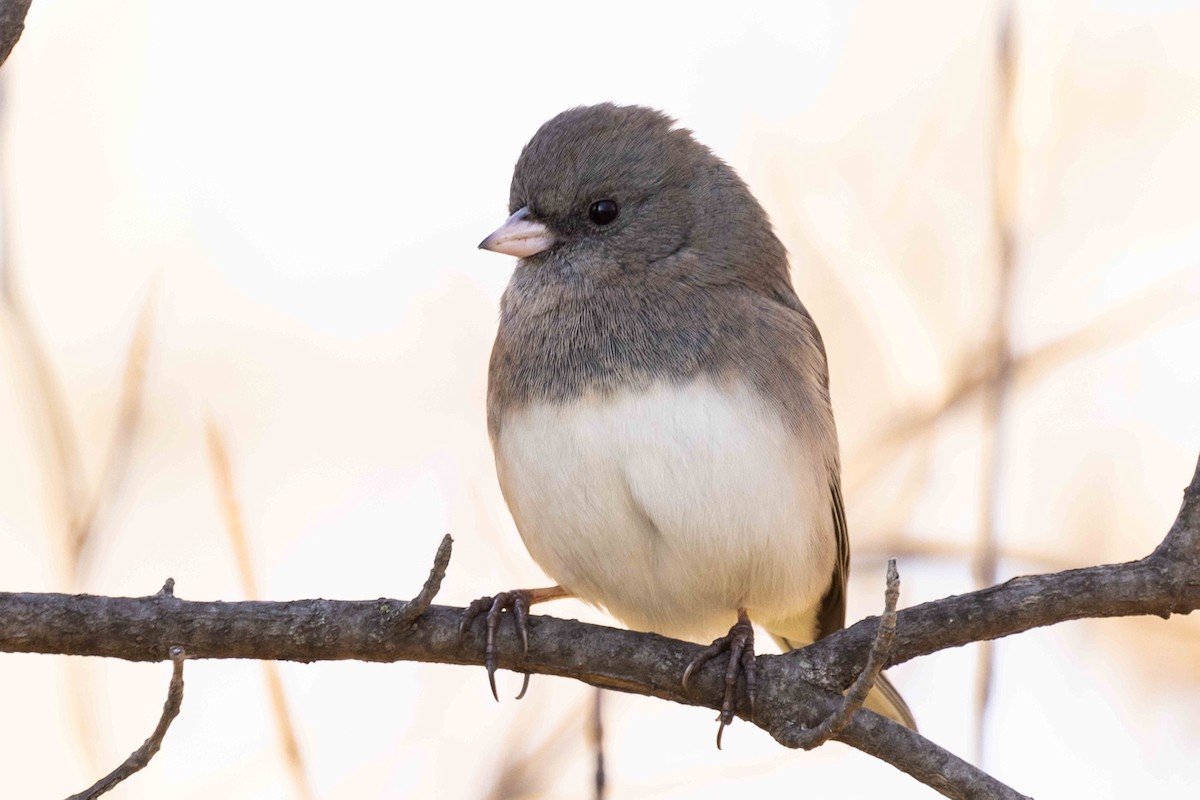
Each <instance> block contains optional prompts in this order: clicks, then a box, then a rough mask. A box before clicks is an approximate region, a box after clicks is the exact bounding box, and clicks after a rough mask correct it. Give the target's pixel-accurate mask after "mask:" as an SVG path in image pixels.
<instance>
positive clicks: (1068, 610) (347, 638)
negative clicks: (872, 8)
mask: <svg viewBox="0 0 1200 800" xmlns="http://www.w3.org/2000/svg"><path fill="white" fill-rule="evenodd" d="M449 548H450V543H449V541H448V540H445V539H444V540H443V542H442V546H441V547H440V548H439V550H438V558H437V563H435V565H434V569H433V570H432V571H431V573H430V578H429V581H428V582H427V583H426V586H425V588H424V589H422V591H421V592H420V593H419V594H418V595H417V597H416V598H414V600H413V601H412V602H405V601H400V600H389V599H379V600H366V601H335V600H296V601H290V602H282V603H271V602H262V601H247V602H240V603H220V602H192V601H186V600H181V599H179V598H176V597H173V596H171V595H170V594H169V593H167V592H166V591H160V592H159V593H157V594H155V595H151V596H149V597H140V598H128V597H95V596H89V595H64V594H16V593H0V651H8V652H34V653H60V654H72V655H91V656H105V657H112V658H123V659H128V660H133V661H158V660H161V659H162V654H163V653H164V652H165V650H166V644H167V643H175V642H178V643H180V644H182V645H183V646H184V647H186V648H187V651H188V653H189V656H190V657H192V658H255V659H271V660H289V661H304V662H309V661H318V660H335V659H357V660H362V661H375V662H380V661H385V662H390V661H401V660H406V661H421V662H436V663H444V664H475V665H479V664H482V663H483V635H482V633H479V632H470V633H469V634H468V635H467V636H466V637H465V639H464V638H462V637H460V635H459V621H460V619H461V616H462V610H461V609H457V608H447V607H444V606H433V605H431V606H428V608H426V610H425V612H424V613H423V614H420V616H416V617H415V618H413V617H414V616H415V615H416V614H417V613H419V609H420V608H422V607H424V605H425V604H426V603H427V602H428V601H429V600H430V599H431V598H432V596H433V594H434V593H435V592H436V590H437V586H438V584H439V583H440V581H441V577H442V575H444V573H445V565H446V562H447V561H448V559H449ZM1198 565H1200V464H1198V465H1197V470H1196V474H1195V476H1194V477H1193V480H1192V484H1191V486H1190V487H1189V488H1188V490H1187V491H1186V492H1185V494H1184V503H1183V507H1182V509H1181V511H1180V514H1179V517H1178V519H1177V520H1176V522H1175V524H1174V526H1172V528H1171V531H1170V533H1168V535H1167V537H1166V539H1165V540H1164V542H1163V543H1162V545H1160V546H1159V548H1158V549H1157V550H1156V551H1155V552H1154V553H1153V554H1152V555H1150V556H1148V557H1146V558H1144V559H1142V560H1140V561H1133V562H1129V563H1126V564H1115V565H1106V566H1098V567H1089V568H1086V569H1076V570H1068V571H1066V572H1059V573H1054V574H1047V575H1035V576H1029V577H1023V578H1017V579H1014V580H1011V581H1008V582H1007V583H1004V584H1002V585H1000V586H993V587H990V588H988V589H983V590H981V591H977V592H971V593H969V594H965V595H960V596H956V597H948V598H944V599H942V600H937V601H934V602H931V603H924V604H922V605H919V606H916V607H915V608H909V609H905V610H902V611H900V612H898V613H897V615H896V631H895V638H894V640H893V643H892V648H891V653H890V654H889V655H887V657H886V659H885V664H884V666H885V667H886V666H890V665H894V664H898V663H901V662H904V661H908V660H910V659H912V658H916V657H919V656H922V655H926V654H929V653H933V652H936V651H938V650H943V649H946V648H950V647H958V646H961V645H963V644H967V643H969V642H974V641H980V640H984V639H996V638H999V637H1002V636H1008V635H1011V634H1014V633H1020V632H1021V631H1025V630H1029V629H1031V628H1035V627H1040V626H1044V625H1052V624H1055V623H1059V622H1064V621H1067V620H1072V619H1080V618H1084V617H1116V616H1135V615H1142V614H1154V615H1158V616H1164V617H1165V616H1169V615H1171V614H1185V613H1189V612H1191V611H1193V610H1195V609H1197V608H1200V569H1198ZM879 624H880V623H879V619H878V618H870V619H866V620H863V621H861V622H859V623H857V624H855V625H853V626H852V627H850V628H847V629H846V630H843V631H839V632H838V633H835V634H833V635H831V636H828V637H826V638H825V639H822V640H820V641H818V642H817V643H815V644H813V645H810V646H809V647H806V648H803V649H801V650H797V651H794V652H791V653H788V654H786V655H781V656H760V657H759V659H758V662H759V665H758V672H759V678H760V689H759V697H758V701H757V705H756V708H755V717H754V720H753V722H754V724H756V725H758V726H759V727H761V728H763V729H764V730H766V731H767V732H768V733H770V734H771V735H772V736H774V737H775V738H776V740H778V741H779V742H781V743H782V744H784V745H787V746H790V747H795V746H799V744H800V743H801V739H802V738H803V736H804V734H803V733H802V732H803V731H805V730H806V729H811V728H815V727H817V726H818V725H820V724H821V722H822V721H823V720H825V719H826V718H827V717H829V716H830V715H832V714H834V713H836V712H837V711H838V709H839V707H840V706H841V704H842V703H843V697H842V693H843V691H845V689H846V687H847V686H849V685H850V684H851V683H853V682H854V681H855V679H856V678H858V677H859V675H860V674H861V673H862V672H863V671H864V669H866V668H867V666H868V665H869V663H870V660H871V659H870V654H871V649H872V643H873V642H874V640H875V638H876V635H877V632H878V630H879ZM701 649H702V648H701V647H700V646H699V645H695V644H690V643H687V642H680V641H676V640H672V639H666V638H664V637H661V636H657V635H655V634H649V633H635V632H632V631H625V630H617V629H614V628H607V627H602V626H598V625H589V624H585V623H582V622H577V621H574V620H563V619H556V618H554V617H543V616H532V617H530V618H529V650H528V653H527V654H526V653H524V652H523V648H522V642H521V640H520V639H519V637H518V636H517V635H516V634H515V633H514V632H513V631H512V630H510V629H509V628H507V627H505V628H503V629H502V631H501V634H500V635H499V636H498V637H497V641H496V660H497V663H498V664H499V665H500V666H501V667H503V668H505V669H510V670H513V671H515V672H522V673H524V672H532V673H539V674H544V675H557V676H561V677H567V678H574V679H576V680H580V681H583V682H585V683H589V684H591V685H593V686H598V687H601V688H606V689H615V690H617V691H623V692H632V693H637V694H643V695H648V696H651V697H658V698H661V699H664V700H670V701H672V702H677V703H684V704H688V705H699V706H706V707H709V708H714V709H715V708H718V707H719V706H720V704H721V698H722V694H723V676H722V675H718V674H716V673H717V672H718V671H716V670H710V671H705V672H701V673H698V674H697V675H695V676H694V678H693V681H692V685H691V689H690V690H685V689H684V688H683V686H682V685H681V682H680V679H681V676H682V674H683V670H684V668H685V667H686V665H687V664H688V663H690V662H691V661H692V660H693V659H694V658H695V657H696V655H697V653H698V652H699V651H700V650H701ZM481 683H483V681H482V679H481ZM481 690H482V687H481ZM835 738H837V739H838V740H839V741H842V742H845V743H846V744H849V745H851V746H853V747H856V748H858V749H861V750H863V751H864V752H867V753H870V754H872V755H874V756H876V757H878V758H881V759H883V760H885V761H887V762H888V763H890V764H892V765H893V766H895V767H897V768H898V769H901V770H903V771H905V772H907V773H909V774H910V775H913V776H914V777H916V778H917V779H918V780H921V781H923V782H925V783H926V784H928V785H930V786H932V787H934V788H936V789H937V790H938V791H940V792H942V793H943V794H945V795H946V796H948V797H957V798H974V797H1006V798H1016V797H1020V795H1019V794H1017V793H1015V792H1013V790H1011V789H1009V788H1008V787H1005V786H1004V785H1003V784H1001V783H999V782H997V781H996V780H995V779H994V778H992V777H990V776H988V775H987V774H985V773H983V772H982V771H980V770H979V769H977V768H975V767H973V766H971V765H970V764H968V763H967V762H965V761H963V760H962V759H959V758H958V757H956V756H954V755H953V754H951V753H949V752H947V751H945V750H943V749H942V748H940V747H938V746H937V745H935V744H933V743H932V742H929V741H928V740H926V739H924V738H923V737H921V736H920V735H919V734H917V733H915V732H912V731H909V730H907V729H905V728H903V727H902V726H899V725H896V724H895V723H892V722H890V721H888V720H885V719H883V718H882V717H879V716H877V715H875V714H869V713H861V714H854V715H853V717H852V718H851V719H850V721H849V723H848V724H847V725H846V727H845V728H844V729H843V730H842V731H841V732H840V733H839V734H837V736H836V737H835Z"/></svg>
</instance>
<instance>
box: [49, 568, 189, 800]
mask: <svg viewBox="0 0 1200 800" xmlns="http://www.w3.org/2000/svg"><path fill="white" fill-rule="evenodd" d="M164 588H165V587H164ZM169 653H170V656H171V661H172V663H173V669H172V671H171V685H170V686H169V687H168V689H167V701H166V702H165V703H164V704H163V710H162V716H161V717H159V719H158V725H157V727H155V729H154V733H152V734H150V738H149V739H147V740H146V741H145V742H143V743H142V746H141V747H139V748H138V749H137V750H134V751H133V752H132V753H130V754H129V758H127V759H125V761H124V762H123V763H122V764H121V765H120V766H119V767H117V768H116V769H114V770H113V771H112V772H110V773H108V774H107V775H105V776H104V777H103V778H101V779H100V780H98V781H96V782H95V783H94V784H92V786H91V787H90V788H88V789H85V790H84V791H82V792H80V793H79V794H73V795H71V796H70V797H69V798H67V800H93V798H96V797H99V796H100V795H102V794H104V793H105V792H107V791H109V790H110V789H112V788H113V787H114V786H116V785H117V784H118V783H120V782H121V781H123V780H125V779H126V778H128V777H129V776H130V775H132V774H133V773H135V772H137V771H138V770H140V769H142V768H144V767H145V766H146V765H147V764H149V763H150V759H152V758H154V754H155V753H157V752H158V750H159V748H160V747H162V742H163V737H164V736H166V735H167V729H168V728H170V727H171V723H172V722H173V721H174V720H175V717H177V716H179V708H180V706H181V705H183V662H184V660H185V659H186V658H187V655H186V654H185V653H184V650H183V648H182V647H179V646H178V645H175V646H173V647H171V649H170V650H169Z"/></svg>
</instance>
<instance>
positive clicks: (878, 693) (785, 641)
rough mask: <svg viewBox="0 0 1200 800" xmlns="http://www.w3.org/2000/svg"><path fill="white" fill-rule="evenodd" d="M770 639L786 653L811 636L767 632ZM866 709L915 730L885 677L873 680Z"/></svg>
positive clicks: (803, 643)
mask: <svg viewBox="0 0 1200 800" xmlns="http://www.w3.org/2000/svg"><path fill="white" fill-rule="evenodd" d="M768 633H770V634H771V638H772V639H774V640H775V641H776V643H778V645H779V646H780V648H782V649H783V651H784V652H785V653H786V652H788V651H789V650H797V649H799V648H801V647H804V646H805V645H807V644H810V643H811V638H812V637H811V634H810V635H809V636H795V637H793V636H787V635H785V634H782V633H780V632H779V631H775V630H769V631H768ZM863 705H864V706H865V707H866V708H869V709H870V710H872V711H874V712H875V713H876V714H881V715H883V716H885V717H887V718H888V719H890V720H892V721H894V722H899V723H900V724H901V725H903V726H904V727H906V728H911V729H912V730H914V731H915V730H916V729H917V721H916V720H915V719H913V715H912V711H910V710H909V708H908V703H906V702H904V698H903V697H901V696H900V692H898V691H896V687H895V686H893V685H892V682H891V681H889V680H888V679H887V676H886V675H884V674H883V673H880V675H879V677H878V678H876V679H875V685H874V686H872V687H871V693H870V694H868V695H867V701H866V702H865V703H863Z"/></svg>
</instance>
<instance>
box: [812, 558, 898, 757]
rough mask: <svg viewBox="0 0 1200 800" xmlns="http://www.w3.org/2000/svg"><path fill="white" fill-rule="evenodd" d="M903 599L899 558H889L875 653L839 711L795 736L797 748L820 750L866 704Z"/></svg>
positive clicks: (884, 661) (873, 643) (892, 636)
mask: <svg viewBox="0 0 1200 800" xmlns="http://www.w3.org/2000/svg"><path fill="white" fill-rule="evenodd" d="M899 600H900V573H899V572H897V571H896V559H894V558H892V559H888V565H887V588H886V589H885V590H884V593H883V615H882V616H880V618H879V628H878V630H876V632H875V641H874V642H872V643H871V651H870V653H869V654H868V655H867V665H866V666H865V667H863V670H862V672H860V673H859V674H858V677H857V678H855V679H854V683H853V684H852V685H851V686H850V690H849V691H848V692H846V696H845V697H844V698H842V704H841V705H840V706H839V707H838V710H837V711H836V712H835V713H833V714H830V715H829V716H828V717H826V718H825V719H823V720H822V721H821V724H820V725H818V726H817V727H815V728H806V729H804V730H802V731H799V732H797V733H796V735H795V743H796V746H797V747H799V748H801V749H803V750H812V749H813V748H816V747H820V746H821V745H823V744H825V743H826V742H827V741H829V740H830V739H832V738H834V737H835V736H837V735H838V734H840V733H841V732H842V730H843V729H844V728H845V727H846V724H847V723H849V722H850V718H851V717H853V716H854V714H855V712H857V711H858V710H859V709H860V708H862V704H863V703H865V702H866V700H867V695H868V694H870V693H871V687H873V686H874V685H875V681H876V680H877V679H878V678H879V673H880V672H883V665H884V664H886V663H887V658H888V654H889V653H890V652H891V650H892V639H893V638H895V636H896V603H897V602H899Z"/></svg>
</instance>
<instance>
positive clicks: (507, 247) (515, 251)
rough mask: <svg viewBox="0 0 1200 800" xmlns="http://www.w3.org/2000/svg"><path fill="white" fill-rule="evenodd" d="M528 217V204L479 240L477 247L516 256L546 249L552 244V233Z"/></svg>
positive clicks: (532, 253)
mask: <svg viewBox="0 0 1200 800" xmlns="http://www.w3.org/2000/svg"><path fill="white" fill-rule="evenodd" d="M528 217H529V207H528V206H526V207H524V208H522V209H520V210H518V211H517V213H515V214H513V215H512V216H511V217H509V218H508V219H507V220H505V221H504V224H503V225H501V226H500V227H499V228H497V229H496V230H494V231H492V234H491V235H490V236H488V237H487V238H486V239H484V240H483V241H482V242H480V243H479V249H480V250H491V251H493V252H495V253H504V254H505V255H509V256H516V257H517V258H528V257H529V256H532V255H537V254H538V253H540V252H542V251H543V250H548V249H549V248H550V247H551V246H552V245H553V244H554V234H552V233H551V232H550V229H549V228H547V227H546V226H545V225H543V224H542V223H540V222H534V221H533V220H531V219H528Z"/></svg>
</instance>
